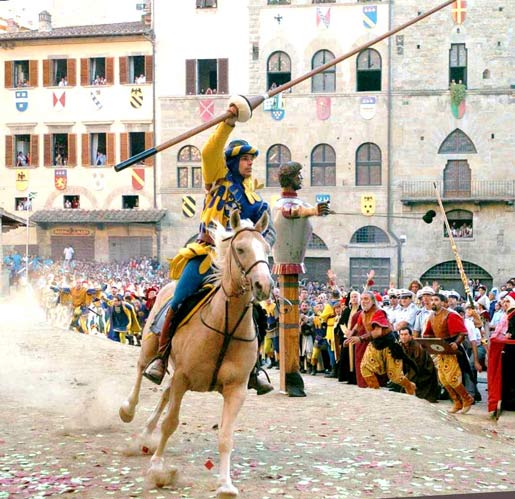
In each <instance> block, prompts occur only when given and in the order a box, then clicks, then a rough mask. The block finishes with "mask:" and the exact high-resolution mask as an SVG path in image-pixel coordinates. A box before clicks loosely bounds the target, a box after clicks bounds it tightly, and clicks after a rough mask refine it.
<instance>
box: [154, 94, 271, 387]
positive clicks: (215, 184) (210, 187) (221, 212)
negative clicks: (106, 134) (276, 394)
mask: <svg viewBox="0 0 515 499" xmlns="http://www.w3.org/2000/svg"><path fill="white" fill-rule="evenodd" d="M228 111H229V112H230V113H231V115H232V116H231V117H230V118H227V119H225V121H224V122H222V123H220V124H219V125H218V126H217V128H216V129H215V130H214V132H213V133H212V134H211V136H210V137H209V139H208V141H207V142H206V144H205V145H204V147H203V149H202V177H203V180H204V186H205V190H206V197H205V199H204V208H203V211H202V215H201V218H200V226H199V235H198V237H197V240H196V242H194V243H191V244H188V245H187V246H186V247H185V248H183V249H181V250H180V251H179V253H178V254H177V255H176V256H175V257H174V258H173V259H172V261H171V263H170V277H171V278H172V279H176V280H177V281H178V282H177V286H176V288H175V294H174V296H173V298H172V299H171V300H170V301H169V303H168V304H167V306H165V307H163V310H162V311H161V312H159V313H158V314H157V317H156V320H155V321H154V323H153V324H152V326H151V327H150V330H151V331H152V332H153V333H155V334H158V335H159V350H158V356H157V357H156V358H155V359H154V360H152V361H151V362H150V363H149V365H148V366H147V368H146V369H145V372H144V376H145V377H147V378H148V379H150V380H151V381H153V382H154V383H157V384H160V383H161V381H162V380H163V377H164V375H165V371H166V365H167V362H168V356H167V352H168V350H169V348H168V345H169V342H170V340H171V336H172V335H171V333H172V331H171V330H170V325H171V323H172V319H173V317H174V315H175V314H176V313H177V311H178V309H179V307H180V306H181V305H182V303H183V302H184V300H185V299H186V298H187V297H189V296H191V295H192V294H193V293H194V292H195V291H196V290H198V289H199V288H200V287H201V285H202V283H203V282H204V281H205V279H206V278H207V277H208V276H209V275H210V274H211V273H212V268H211V263H212V258H213V252H214V241H213V239H212V238H211V235H210V233H209V229H210V228H211V227H212V226H213V225H214V224H215V223H216V222H218V223H220V224H221V225H222V226H224V227H226V228H230V226H229V217H230V214H231V212H232V211H233V210H238V211H239V212H240V217H241V218H242V219H249V220H251V221H252V222H254V223H256V222H257V221H258V220H259V219H260V217H261V215H263V213H264V212H265V211H267V210H268V209H269V207H268V203H266V202H265V201H264V200H263V199H262V198H261V196H260V195H259V194H258V193H257V192H255V191H254V186H255V183H254V180H253V179H252V165H253V163H254V160H255V158H256V157H257V155H258V154H259V151H258V150H257V149H256V148H255V147H253V146H251V145H250V144H249V143H248V142H246V141H245V140H233V141H232V142H230V143H229V145H228V146H227V148H225V150H224V146H225V143H226V142H227V140H228V138H229V135H230V134H231V133H232V131H233V130H234V127H235V124H236V121H240V122H245V121H247V120H248V119H250V117H251V116H252V109H251V107H250V104H249V102H248V101H247V99H245V97H242V96H233V97H232V98H231V101H230V104H229V108H228ZM263 235H264V237H265V239H267V241H268V242H269V243H270V244H273V242H274V241H275V231H274V229H273V227H272V226H271V225H269V226H268V229H267V231H266V232H265V233H264V234H263ZM259 382H260V380H258V378H257V374H256V372H255V371H254V373H253V374H252V375H251V380H250V385H252V386H250V387H251V388H256V386H254V385H255V384H256V383H259ZM257 388H258V394H260V393H266V391H264V389H268V391H270V390H271V389H273V387H271V385H270V386H268V387H257Z"/></svg>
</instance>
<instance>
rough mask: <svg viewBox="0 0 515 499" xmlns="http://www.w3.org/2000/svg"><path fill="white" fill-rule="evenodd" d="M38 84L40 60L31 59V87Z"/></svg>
mask: <svg viewBox="0 0 515 499" xmlns="http://www.w3.org/2000/svg"><path fill="white" fill-rule="evenodd" d="M37 86H38V61H29V87H37Z"/></svg>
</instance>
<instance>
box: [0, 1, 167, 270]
mask: <svg viewBox="0 0 515 499" xmlns="http://www.w3.org/2000/svg"><path fill="white" fill-rule="evenodd" d="M39 19H40V24H39V29H38V30H31V31H16V30H13V31H11V32H7V33H4V34H2V35H0V47H1V49H0V58H1V59H2V60H1V62H0V73H1V74H0V82H2V85H1V87H0V94H1V99H2V102H3V103H4V106H3V111H2V115H1V118H0V120H1V121H0V127H1V129H2V132H3V133H2V135H3V140H2V141H0V171H1V175H0V189H1V190H2V196H1V203H2V206H3V207H4V208H5V209H7V210H10V211H12V212H14V213H16V214H20V215H23V216H26V215H29V216H30V219H31V221H32V222H34V223H35V224H36V225H35V228H33V229H31V234H30V236H29V237H30V239H31V246H32V245H35V244H37V245H38V251H39V252H40V253H41V254H43V255H45V256H51V257H52V258H54V259H58V258H62V250H63V248H64V246H65V245H67V244H72V245H73V246H74V248H75V254H76V257H77V258H84V259H97V260H100V261H107V260H111V261H112V260H118V261H120V260H123V259H126V258H127V256H153V255H156V254H157V252H158V245H159V237H158V229H159V227H158V224H159V221H160V220H161V218H162V217H163V216H164V212H161V211H159V210H156V206H157V205H156V198H155V182H154V176H153V171H154V170H153V167H152V166H153V163H152V160H151V159H148V160H146V161H145V162H143V163H140V164H138V165H136V166H135V167H134V168H130V169H127V170H126V171H123V172H120V173H116V172H115V171H114V169H113V165H115V164H116V163H118V162H119V161H123V160H124V159H127V158H128V157H129V156H132V155H134V154H136V153H138V152H141V151H143V150H145V149H146V148H148V147H151V146H152V145H153V143H154V126H153V113H154V106H153V84H152V79H153V45H152V37H151V31H150V26H149V25H148V24H145V23H144V22H142V21H140V22H131V23H117V24H108V25H88V26H75V27H63V28H53V27H52V23H51V16H50V14H49V13H48V12H46V11H44V12H42V13H41V14H40V16H39ZM128 212H132V213H128ZM26 237H27V236H26V234H24V233H23V232H22V231H13V233H10V234H9V235H8V237H6V238H5V239H4V244H7V245H9V246H11V247H12V246H18V247H19V246H21V245H24V244H25V239H26ZM6 239H8V240H7V241H6ZM131 252H132V254H130V253H131Z"/></svg>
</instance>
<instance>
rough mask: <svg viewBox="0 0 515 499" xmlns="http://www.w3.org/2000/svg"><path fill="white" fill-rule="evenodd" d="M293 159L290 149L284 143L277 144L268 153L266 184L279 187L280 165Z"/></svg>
mask: <svg viewBox="0 0 515 499" xmlns="http://www.w3.org/2000/svg"><path fill="white" fill-rule="evenodd" d="M290 160H291V152H290V150H289V149H288V148H287V147H286V146H284V145H282V144H275V145H273V146H272V147H270V149H268V151H267V153H266V185H267V187H279V177H278V173H279V167H280V166H281V165H282V164H283V163H286V162H287V161H290Z"/></svg>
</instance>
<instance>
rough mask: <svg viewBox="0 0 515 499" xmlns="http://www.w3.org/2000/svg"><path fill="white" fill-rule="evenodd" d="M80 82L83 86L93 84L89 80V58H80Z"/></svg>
mask: <svg viewBox="0 0 515 499" xmlns="http://www.w3.org/2000/svg"><path fill="white" fill-rule="evenodd" d="M80 84H81V85H82V86H86V85H91V82H90V81H89V59H81V60H80Z"/></svg>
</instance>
